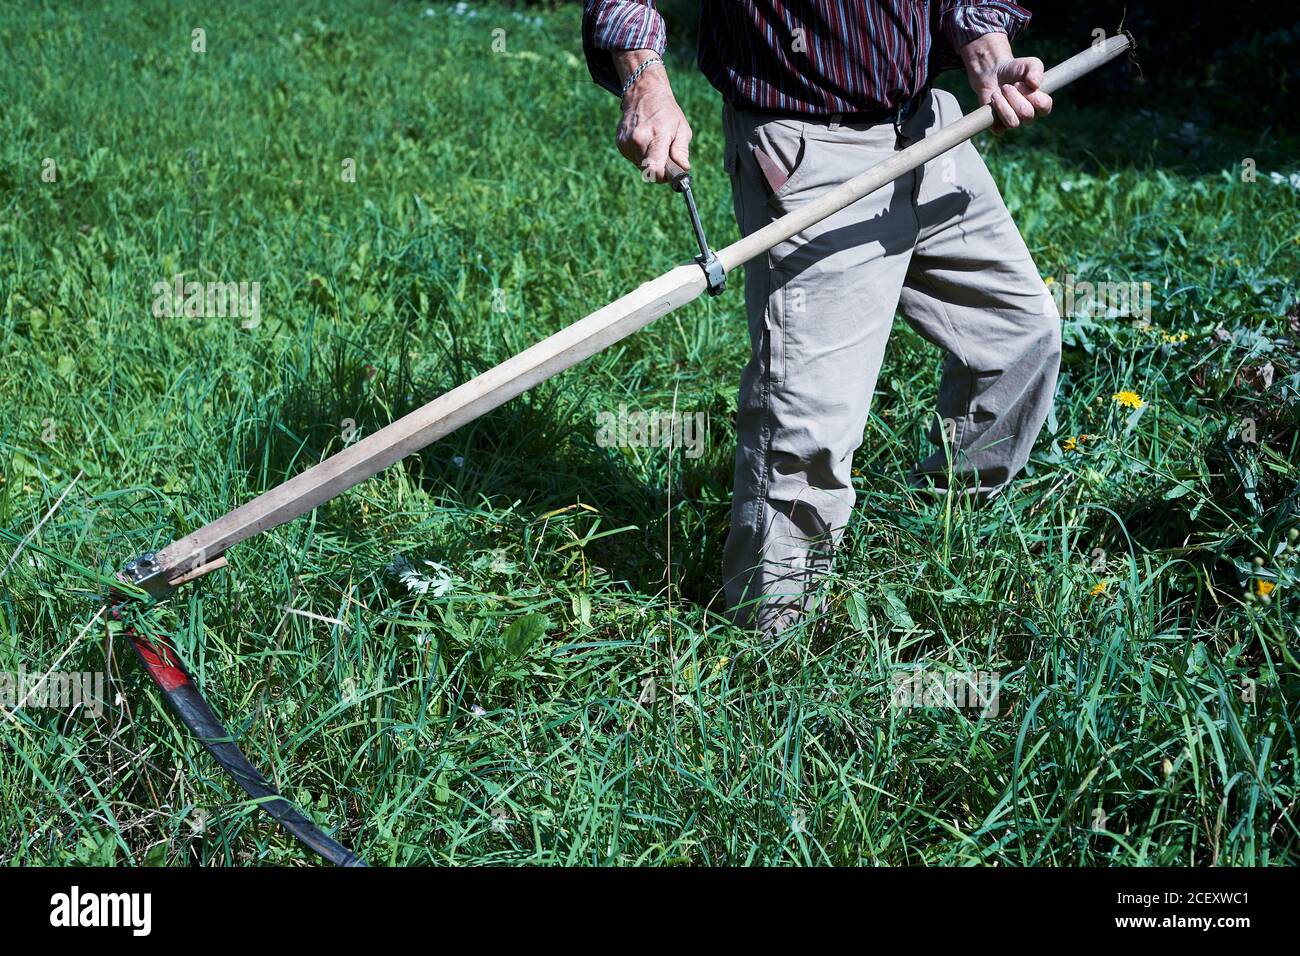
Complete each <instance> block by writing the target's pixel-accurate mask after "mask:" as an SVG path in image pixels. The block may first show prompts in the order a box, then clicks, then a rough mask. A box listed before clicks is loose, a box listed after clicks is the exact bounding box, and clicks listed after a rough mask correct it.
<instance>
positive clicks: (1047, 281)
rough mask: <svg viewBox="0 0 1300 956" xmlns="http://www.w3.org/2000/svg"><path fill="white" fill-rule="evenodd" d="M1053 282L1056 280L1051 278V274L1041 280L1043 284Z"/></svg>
mask: <svg viewBox="0 0 1300 956" xmlns="http://www.w3.org/2000/svg"><path fill="white" fill-rule="evenodd" d="M1054 282H1056V279H1055V278H1053V277H1052V276H1048V277H1047V278H1046V279H1044V280H1043V284H1044V285H1052V284H1053V283H1054Z"/></svg>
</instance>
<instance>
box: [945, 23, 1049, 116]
mask: <svg viewBox="0 0 1300 956" xmlns="http://www.w3.org/2000/svg"><path fill="white" fill-rule="evenodd" d="M959 52H960V54H961V58H962V62H963V63H965V64H966V75H967V77H968V78H969V79H970V85H971V89H973V90H974V91H975V93H976V95H977V96H978V97H979V101H980V105H981V106H983V105H984V104H985V103H991V104H992V105H993V121H994V122H993V132H994V133H995V134H996V133H1001V132H1002V131H1003V130H1008V129H1016V128H1017V127H1018V126H1020V125H1021V124H1022V123H1032V122H1033V121H1034V120H1035V119H1037V118H1038V117H1040V116H1046V115H1047V114H1048V113H1050V112H1052V97H1051V96H1050V95H1048V94H1047V93H1046V92H1044V91H1043V90H1041V89H1039V87H1040V86H1041V85H1042V83H1043V61H1042V60H1040V59H1038V57H1036V56H1019V57H1017V56H1012V55H1011V43H1010V42H1009V41H1008V40H1007V37H1006V34H1004V33H990V34H988V35H986V36H982V37H980V38H979V39H978V40H973V41H972V42H970V43H968V44H966V45H965V46H964V47H962V48H961V50H960V51H959Z"/></svg>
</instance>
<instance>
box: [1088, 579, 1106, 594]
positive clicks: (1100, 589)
mask: <svg viewBox="0 0 1300 956" xmlns="http://www.w3.org/2000/svg"><path fill="white" fill-rule="evenodd" d="M1108 585H1109V582H1107V581H1098V582H1097V583H1096V584H1094V585H1093V586H1092V590H1090V591H1089V592H1088V597H1101V596H1102V595H1103V594H1105V593H1106V588H1107V587H1108Z"/></svg>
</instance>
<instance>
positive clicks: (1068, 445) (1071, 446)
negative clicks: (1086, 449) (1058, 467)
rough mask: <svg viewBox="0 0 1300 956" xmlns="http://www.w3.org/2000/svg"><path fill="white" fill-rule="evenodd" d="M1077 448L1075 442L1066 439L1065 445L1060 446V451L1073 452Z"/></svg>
mask: <svg viewBox="0 0 1300 956" xmlns="http://www.w3.org/2000/svg"><path fill="white" fill-rule="evenodd" d="M1078 447H1079V446H1078V444H1077V443H1076V442H1075V440H1074V439H1073V438H1067V439H1066V440H1065V444H1064V445H1062V446H1061V449H1062V450H1063V451H1074V450H1075V449H1076V448H1078Z"/></svg>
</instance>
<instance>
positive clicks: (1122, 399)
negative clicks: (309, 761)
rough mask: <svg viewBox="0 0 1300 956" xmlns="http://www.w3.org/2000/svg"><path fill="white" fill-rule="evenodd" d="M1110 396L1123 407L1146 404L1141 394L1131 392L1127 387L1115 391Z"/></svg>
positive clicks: (1136, 406) (1138, 406) (1135, 406)
mask: <svg viewBox="0 0 1300 956" xmlns="http://www.w3.org/2000/svg"><path fill="white" fill-rule="evenodd" d="M1111 398H1113V399H1114V400H1115V401H1117V402H1119V404H1121V405H1123V406H1124V407H1125V408H1141V407H1142V406H1143V405H1145V404H1146V402H1144V401H1142V396H1141V395H1139V394H1138V393H1137V392H1131V391H1129V390H1128V389H1124V390H1123V391H1119V392H1116V393H1115V394H1114V395H1112V396H1111Z"/></svg>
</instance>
